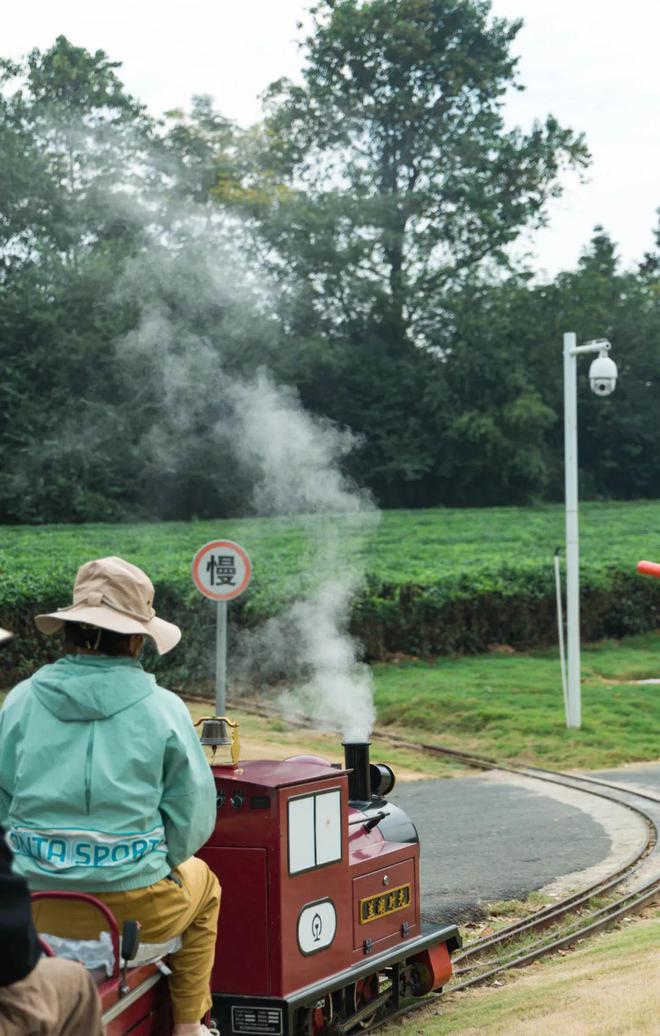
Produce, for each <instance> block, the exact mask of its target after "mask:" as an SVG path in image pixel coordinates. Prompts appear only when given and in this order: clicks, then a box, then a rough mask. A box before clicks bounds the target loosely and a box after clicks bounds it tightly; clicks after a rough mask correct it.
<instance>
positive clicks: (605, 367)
mask: <svg viewBox="0 0 660 1036" xmlns="http://www.w3.org/2000/svg"><path fill="white" fill-rule="evenodd" d="M617 377H618V371H617V369H616V363H615V362H614V360H611V359H610V358H609V356H608V355H607V353H606V352H605V351H604V350H603V352H601V353H599V354H598V356H597V357H596V359H595V360H594V361H593V363H592V364H591V367H590V368H589V384H590V385H591V391H592V392H595V394H596V395H597V396H611V395H612V393H613V392H614V389H615V388H616V379H617Z"/></svg>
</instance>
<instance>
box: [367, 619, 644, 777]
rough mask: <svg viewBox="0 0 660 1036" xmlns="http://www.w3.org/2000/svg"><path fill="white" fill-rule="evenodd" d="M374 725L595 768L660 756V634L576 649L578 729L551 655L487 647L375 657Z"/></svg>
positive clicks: (506, 754) (489, 752)
mask: <svg viewBox="0 0 660 1036" xmlns="http://www.w3.org/2000/svg"><path fill="white" fill-rule="evenodd" d="M374 674H375V678H376V702H377V706H378V725H379V726H380V727H381V728H383V729H387V727H392V728H393V729H396V730H397V732H399V733H403V734H409V735H410V736H411V737H413V738H414V737H424V739H425V740H428V741H433V740H436V741H438V742H441V743H443V744H446V745H449V746H450V747H453V748H460V749H464V750H469V751H471V752H475V753H478V754H482V755H486V756H493V757H496V758H498V759H501V760H503V759H508V760H515V761H518V762H524V763H536V764H539V765H544V766H557V767H560V768H561V767H588V768H597V767H601V766H610V765H615V764H620V763H625V762H632V761H634V760H644V759H657V758H660V685H653V684H646V685H635V684H634V683H632V681H634V680H640V679H645V678H649V677H651V678H652V677H660V635H659V634H657V633H649V634H644V635H640V636H636V637H627V638H625V639H624V640H622V641H602V642H601V643H599V644H593V645H589V646H585V647H584V648H583V651H582V680H583V682H582V713H583V725H582V729H581V730H577V731H576V730H571V731H569V730H567V729H566V727H565V724H564V710H563V700H562V690H561V676H560V670H559V660H558V655H557V652H556V651H555V650H553V651H539V652H532V653H528V654H509V653H489V654H485V655H477V656H473V657H460V658H439V659H437V660H436V661H435V662H433V663H426V662H421V661H416V660H415V661H409V660H405V659H404V660H401V661H400V662H399V663H398V664H389V665H377V666H375V667H374Z"/></svg>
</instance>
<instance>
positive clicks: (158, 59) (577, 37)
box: [0, 0, 660, 273]
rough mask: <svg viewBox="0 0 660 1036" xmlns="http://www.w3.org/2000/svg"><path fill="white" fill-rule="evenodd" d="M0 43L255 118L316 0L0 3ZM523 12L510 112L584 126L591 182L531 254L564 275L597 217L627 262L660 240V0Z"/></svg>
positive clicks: (175, 100)
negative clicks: (105, 63) (83, 56)
mask: <svg viewBox="0 0 660 1036" xmlns="http://www.w3.org/2000/svg"><path fill="white" fill-rule="evenodd" d="M2 7H3V11H2V23H1V24H2V30H1V36H0V54H1V55H2V56H3V57H12V58H17V57H19V56H21V55H22V54H24V53H26V52H27V51H28V50H30V49H31V48H32V47H39V48H42V49H43V48H46V47H48V46H50V44H51V43H52V42H53V40H54V39H55V37H56V36H57V35H58V34H60V33H63V34H64V35H66V36H67V37H68V38H69V39H70V40H71V42H72V43H75V44H77V45H79V46H84V47H87V48H88V49H89V50H96V49H97V48H101V49H103V50H105V51H107V52H108V53H109V54H110V55H111V57H112V58H113V59H115V60H118V61H121V62H122V63H123V68H122V69H121V70H120V73H119V74H120V76H121V77H122V79H123V81H124V82H125V83H126V85H127V87H128V88H129V90H130V91H131V92H132V93H133V94H135V95H136V96H137V97H139V98H140V99H141V100H142V101H143V102H144V103H146V104H147V105H148V107H149V108H150V109H151V110H152V111H153V112H154V113H156V114H160V113H161V112H163V111H165V110H167V109H168V108H174V107H181V106H184V105H185V104H186V103H187V101H188V100H189V98H190V97H191V95H192V94H194V93H208V94H211V95H212V96H213V97H214V99H215V102H216V106H217V107H218V109H219V110H220V111H221V112H222V113H223V114H224V115H227V116H229V117H230V118H233V119H235V120H236V121H237V122H239V123H240V124H242V125H246V124H248V123H250V122H253V121H254V120H256V119H258V118H259V115H260V106H259V99H258V97H259V93H260V92H261V91H262V90H263V89H264V87H265V86H267V84H268V83H269V82H270V81H272V80H273V79H276V78H279V77H280V76H282V75H288V76H291V77H293V78H295V76H296V74H297V71H298V69H299V67H300V57H299V54H298V51H297V48H296V46H295V40H296V38H297V36H298V35H299V33H298V30H297V29H296V23H297V22H298V21H300V20H301V19H304V18H305V12H306V9H307V7H308V2H307V0H238V2H236V0H113V2H112V3H103V4H101V3H97V2H95V0H20V2H18V3H9V0H4V3H3V5H2ZM493 10H494V13H495V14H497V15H502V16H505V17H507V18H517V17H522V18H523V19H524V21H525V25H524V27H523V29H522V30H521V32H520V34H519V36H518V39H517V42H516V47H515V51H516V53H517V54H518V55H519V56H520V78H521V81H522V82H523V83H524V84H525V86H526V87H527V89H526V91H525V92H524V93H523V94H513V95H512V97H511V100H510V101H509V103H508V106H507V118H508V120H509V121H510V122H511V123H512V124H513V123H517V124H520V125H522V126H523V127H525V128H528V127H529V125H530V124H531V122H532V120H533V119H534V118H535V117H541V118H542V117H544V116H545V115H546V114H547V113H548V112H552V113H553V114H554V115H556V116H557V118H558V119H559V120H560V122H561V123H562V124H565V125H570V126H572V127H573V128H574V129H577V130H583V131H584V132H585V133H586V136H587V141H588V144H589V146H590V148H591V151H592V154H593V164H592V166H591V169H590V172H589V182H588V183H587V184H586V185H582V186H580V185H579V184H578V183H577V181H576V178H567V180H566V187H567V190H566V193H565V195H564V197H563V198H562V199H561V200H560V201H559V202H557V203H554V204H553V207H552V209H551V225H550V227H549V228H548V229H546V230H544V231H541V232H540V233H538V234H537V235H535V236H534V237H533V238H531V239H530V240H529V242H528V245H529V247H530V248H531V249H532V250H533V252H534V255H535V265H536V266H537V268H539V269H545V270H547V271H548V272H550V273H555V272H556V271H557V270H558V269H562V268H567V267H571V266H573V265H574V264H575V262H576V260H577V258H578V256H579V254H580V251H581V250H582V248H583V247H584V245H585V244H586V242H587V241H588V240H589V237H590V236H591V232H592V228H593V226H594V225H595V224H596V223H602V224H604V226H605V227H606V229H607V230H608V231H609V232H610V233H611V235H612V236H613V238H614V239H615V241H617V242H618V243H619V245H620V252H621V255H622V257H623V259H624V260H625V261H626V262H634V261H635V260H636V259H639V258H641V256H642V254H643V252H644V251H645V250H647V249H649V248H650V247H651V245H652V240H653V239H652V228H653V227H654V226H655V224H656V215H655V210H656V208H657V207H658V206H660V177H659V176H658V170H659V168H660V134H659V133H658V125H659V124H660V119H659V114H660V85H659V77H658V71H657V48H658V40H659V39H660V2H659V0H627V2H626V3H625V4H624V3H614V2H613V0H494V2H493Z"/></svg>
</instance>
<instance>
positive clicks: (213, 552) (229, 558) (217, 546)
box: [192, 540, 252, 716]
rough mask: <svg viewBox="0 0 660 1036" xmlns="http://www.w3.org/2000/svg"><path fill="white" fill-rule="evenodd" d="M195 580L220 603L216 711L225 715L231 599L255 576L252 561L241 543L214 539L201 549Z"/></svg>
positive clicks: (195, 563)
mask: <svg viewBox="0 0 660 1036" xmlns="http://www.w3.org/2000/svg"><path fill="white" fill-rule="evenodd" d="M192 577H193V583H194V584H195V586H196V587H197V589H198V590H199V592H200V593H201V594H203V595H204V597H208V598H209V599H210V600H211V601H215V602H216V608H217V614H216V633H215V713H216V716H224V714H225V707H226V704H227V602H228V601H232V600H233V599H234V598H235V597H240V595H241V594H242V593H243V591H244V590H246V589H247V586H248V584H249V582H250V579H251V578H252V564H251V562H250V559H249V557H248V556H247V554H246V552H245V551H244V550H243V548H242V547H239V545H238V543H233V542H232V541H231V540H212V541H211V543H206V544H205V545H204V546H203V547H201V549H200V550H198V551H197V553H196V554H195V557H194V558H193V563H192Z"/></svg>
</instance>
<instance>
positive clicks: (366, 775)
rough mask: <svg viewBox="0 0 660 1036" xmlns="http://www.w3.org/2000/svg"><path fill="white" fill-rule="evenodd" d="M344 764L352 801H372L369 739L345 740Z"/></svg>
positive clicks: (349, 796)
mask: <svg viewBox="0 0 660 1036" xmlns="http://www.w3.org/2000/svg"><path fill="white" fill-rule="evenodd" d="M342 743H343V745H344V765H345V767H346V769H347V770H352V771H353V772H352V773H350V774H349V775H348V798H349V801H351V802H371V773H370V771H369V745H370V742H369V741H348V742H347V741H344V742H342Z"/></svg>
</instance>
